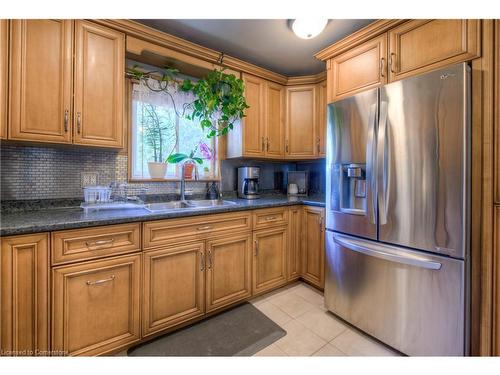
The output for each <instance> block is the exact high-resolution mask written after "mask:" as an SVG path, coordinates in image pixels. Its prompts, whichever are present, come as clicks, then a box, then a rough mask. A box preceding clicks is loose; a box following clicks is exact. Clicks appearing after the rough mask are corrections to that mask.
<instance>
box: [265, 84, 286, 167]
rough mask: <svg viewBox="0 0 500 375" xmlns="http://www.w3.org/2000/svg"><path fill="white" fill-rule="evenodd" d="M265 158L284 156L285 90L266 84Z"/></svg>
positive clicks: (275, 85)
mask: <svg viewBox="0 0 500 375" xmlns="http://www.w3.org/2000/svg"><path fill="white" fill-rule="evenodd" d="M265 116H266V119H265V121H266V126H265V128H266V156H267V157H269V158H283V156H284V155H285V147H284V141H285V89H284V87H283V86H281V85H278V84H277V83H272V82H267V84H266V110H265Z"/></svg>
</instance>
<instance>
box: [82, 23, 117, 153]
mask: <svg viewBox="0 0 500 375" xmlns="http://www.w3.org/2000/svg"><path fill="white" fill-rule="evenodd" d="M75 41H76V42H75V110H74V126H75V137H74V142H75V143H78V144H85V145H93V146H101V147H116V148H120V147H123V128H124V121H123V111H124V107H123V105H124V97H125V95H124V88H125V86H124V83H125V36H124V35H123V34H122V33H120V32H117V31H114V30H111V29H108V28H106V27H103V26H100V25H97V24H94V23H91V22H87V21H76V23H75Z"/></svg>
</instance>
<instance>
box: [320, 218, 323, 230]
mask: <svg viewBox="0 0 500 375" xmlns="http://www.w3.org/2000/svg"><path fill="white" fill-rule="evenodd" d="M319 231H320V232H323V218H322V217H320V218H319Z"/></svg>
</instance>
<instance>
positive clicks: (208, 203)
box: [144, 199, 236, 212]
mask: <svg viewBox="0 0 500 375" xmlns="http://www.w3.org/2000/svg"><path fill="white" fill-rule="evenodd" d="M233 204H236V203H235V202H230V201H223V200H218V199H213V200H211V199H202V200H190V201H171V202H162V203H150V204H146V205H145V206H144V208H145V209H146V210H148V211H150V212H161V211H170V210H188V209H196V208H209V207H220V206H230V205H233Z"/></svg>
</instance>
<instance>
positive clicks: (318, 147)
mask: <svg viewBox="0 0 500 375" xmlns="http://www.w3.org/2000/svg"><path fill="white" fill-rule="evenodd" d="M320 144H321V140H320V139H319V138H318V140H317V141H316V148H317V150H318V155H319V153H320Z"/></svg>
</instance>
